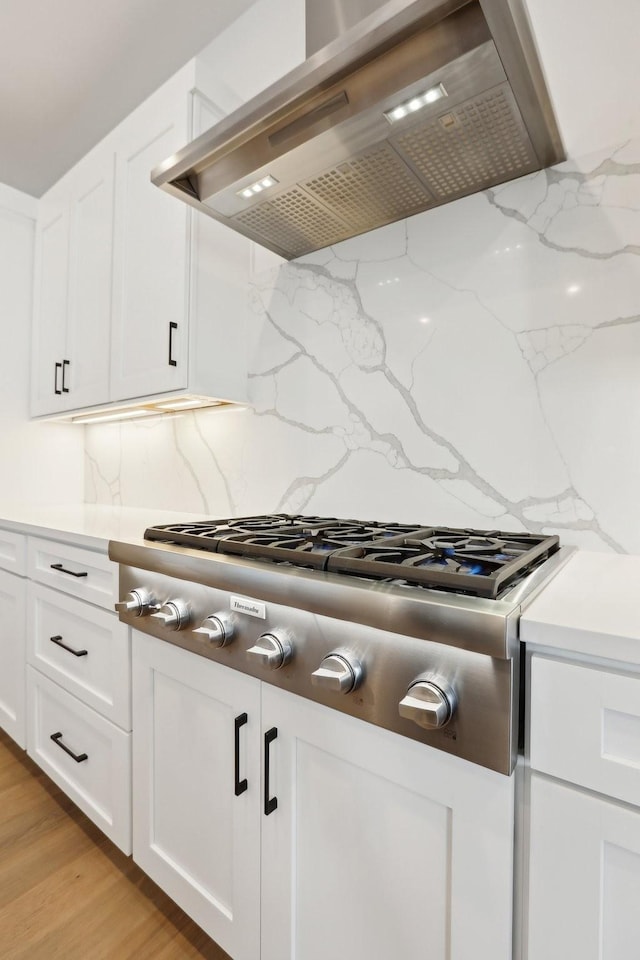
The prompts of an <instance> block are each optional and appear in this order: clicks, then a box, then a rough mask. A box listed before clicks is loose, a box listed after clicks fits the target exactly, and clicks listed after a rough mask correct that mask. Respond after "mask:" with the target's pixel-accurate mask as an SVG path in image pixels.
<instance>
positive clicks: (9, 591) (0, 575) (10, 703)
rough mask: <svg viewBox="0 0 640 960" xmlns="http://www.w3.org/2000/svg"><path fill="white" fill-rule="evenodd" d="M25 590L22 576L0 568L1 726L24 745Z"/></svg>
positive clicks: (25, 583)
mask: <svg viewBox="0 0 640 960" xmlns="http://www.w3.org/2000/svg"><path fill="white" fill-rule="evenodd" d="M26 590H27V582H26V580H25V579H23V577H19V576H17V575H16V574H13V573H7V572H6V571H5V570H0V728H1V729H2V730H4V731H5V733H8V734H9V736H10V737H12V738H13V739H14V740H15V741H16V743H17V744H18V745H19V746H21V747H23V748H24V747H25V746H26V741H27V737H26V717H25V672H24V671H25V667H24V664H25V603H26Z"/></svg>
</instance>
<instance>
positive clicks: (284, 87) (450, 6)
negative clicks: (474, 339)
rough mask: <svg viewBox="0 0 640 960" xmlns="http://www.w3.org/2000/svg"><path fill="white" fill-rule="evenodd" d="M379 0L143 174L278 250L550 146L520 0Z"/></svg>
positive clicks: (550, 150)
mask: <svg viewBox="0 0 640 960" xmlns="http://www.w3.org/2000/svg"><path fill="white" fill-rule="evenodd" d="M379 3H380V0H358V2H354V0H331V2H328V0H307V4H308V7H309V9H308V13H307V23H308V27H309V26H310V27H311V28H313V25H314V23H315V24H316V25H319V26H320V27H321V28H324V29H325V30H326V29H327V25H328V24H329V25H331V23H332V22H335V23H336V24H340V23H341V22H342V25H343V26H344V20H343V14H344V13H345V12H346V13H347V14H348V13H349V11H350V12H351V18H352V20H353V11H354V10H358V9H359V10H362V9H363V6H364V8H365V9H367V8H369V9H370V8H371V7H372V6H377V9H375V10H373V12H370V13H368V15H366V16H365V17H364V19H362V20H360V21H359V22H358V23H355V24H354V25H352V26H350V27H349V28H348V29H346V30H344V29H343V32H342V34H341V36H339V37H338V38H337V39H335V40H332V41H331V42H329V43H328V44H326V45H325V46H322V47H321V49H319V50H317V51H316V52H314V53H312V54H311V56H309V58H308V59H307V60H306V61H305V62H304V64H302V65H301V66H300V67H298V68H297V69H296V70H294V71H292V72H291V73H289V74H288V75H287V76H286V77H284V78H283V79H282V80H280V81H279V82H278V83H276V84H274V85H273V86H272V87H269V88H268V89H267V90H265V91H264V92H263V93H262V94H261V95H260V96H259V97H256V98H255V99H254V100H251V101H250V102H249V103H247V104H245V106H244V107H242V109H240V110H238V111H237V112H235V113H233V114H231V115H230V116H229V117H227V118H226V119H225V120H223V121H222V122H221V123H219V124H217V125H216V126H215V127H213V128H212V129H211V130H209V131H207V132H206V133H204V134H203V135H202V136H201V137H199V138H198V139H197V140H195V141H194V142H193V143H192V144H190V145H189V146H187V147H185V148H184V149H183V150H181V151H180V152H179V153H177V154H176V155H175V156H173V157H170V158H169V159H168V160H167V161H166V162H165V163H164V164H162V165H161V166H160V167H159V168H158V169H156V170H155V171H154V172H153V174H152V180H153V182H154V183H155V184H156V185H157V186H160V187H162V188H163V189H165V190H167V191H169V192H170V193H173V194H175V195H176V196H178V197H180V198H181V199H183V200H185V201H186V202H187V203H190V204H191V205H192V206H194V207H196V208H197V209H199V210H202V211H204V212H205V213H207V214H209V215H210V216H212V217H214V218H215V219H217V220H220V221H221V222H223V223H225V224H227V225H228V226H230V227H232V228H233V229H235V230H237V231H239V232H240V233H242V234H244V235H245V236H247V237H250V238H251V239H253V240H256V241H257V242H258V243H260V244H262V245H263V246H265V247H268V248H269V249H271V250H273V251H275V252H276V253H278V254H280V255H281V256H283V257H286V258H287V259H292V258H294V257H299V256H301V255H303V254H305V253H309V252H311V251H313V250H318V249H320V248H321V247H325V246H328V245H329V244H333V243H336V242H338V241H340V240H344V239H346V238H347V237H352V236H357V235H358V234H361V233H365V232H366V231H368V230H372V229H373V228H375V227H379V226H382V225H383V224H386V223H392V222H393V221H395V220H400V219H403V218H405V217H409V216H411V215H412V214H415V213H419V212H421V211H423V210H427V209H429V208H430V207H435V206H438V205H439V204H442V203H447V202H448V201H450V200H455V199H457V198H458V197H463V196H466V195H467V194H471V193H476V192H478V191H479V190H484V189H486V188H487V187H490V186H493V185H495V184H498V183H503V182H505V181H507V180H511V179H513V178H514V177H520V176H522V175H523V174H526V173H531V172H532V171H534V170H539V169H541V168H542V167H545V166H548V165H549V164H552V163H555V162H557V161H559V160H563V159H564V157H565V154H564V151H563V147H562V142H561V139H560V135H559V132H558V128H557V125H556V122H555V118H554V116H553V110H552V108H551V103H550V99H549V96H548V93H547V90H546V87H545V83H544V79H543V76H542V70H541V68H540V64H539V61H538V58H537V55H536V51H535V45H534V42H533V38H532V35H531V31H530V27H529V23H528V19H527V17H526V11H525V8H524V0H471V2H465V0H413V2H409V0H388V2H386V3H383V4H382V5H381V6H378V4H379ZM319 12H320V13H319ZM347 22H349V21H347ZM308 45H309V44H308ZM394 116H395V117H396V118H397V119H395V120H394Z"/></svg>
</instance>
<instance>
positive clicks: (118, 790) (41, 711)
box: [27, 667, 131, 853]
mask: <svg viewBox="0 0 640 960" xmlns="http://www.w3.org/2000/svg"><path fill="white" fill-rule="evenodd" d="M27 709H28V715H29V719H28V751H29V756H30V757H32V758H33V759H34V760H35V761H36V763H37V764H38V765H39V766H40V767H42V769H43V770H44V771H45V773H47V774H48V775H49V776H50V777H51V779H52V780H53V781H54V782H55V783H57V784H58V786H59V787H60V788H61V789H62V790H64V792H65V793H66V794H67V795H68V796H69V797H71V799H72V800H74V801H75V803H77V805H78V806H79V807H80V809H81V810H83V811H84V813H86V814H87V816H88V817H89V818H90V819H91V820H93V821H94V823H96V824H97V825H98V826H99V827H100V828H101V829H102V830H103V831H104V833H106V835H107V836H108V837H109V839H111V840H113V842H114V843H115V844H116V846H118V847H120V849H121V850H124V852H125V853H129V852H130V850H131V812H130V797H131V736H130V734H128V733H125V732H124V731H123V730H121V729H120V728H119V727H116V726H115V724H113V723H110V722H109V721H108V720H105V718H104V717H102V716H100V714H99V713H96V711H95V710H92V709H91V708H90V707H87V706H86V705H85V704H84V703H82V702H81V701H80V700H78V699H77V698H76V697H74V696H72V695H71V694H70V693H67V691H66V690H63V689H62V687H59V686H58V684H57V683H54V682H53V681H52V680H49V679H48V678H47V677H45V676H43V675H42V674H40V673H39V671H38V670H34V669H33V667H28V668H27Z"/></svg>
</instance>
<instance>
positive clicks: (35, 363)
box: [31, 189, 69, 417]
mask: <svg viewBox="0 0 640 960" xmlns="http://www.w3.org/2000/svg"><path fill="white" fill-rule="evenodd" d="M68 269H69V197H68V194H67V193H66V191H65V190H64V189H61V190H51V191H50V192H49V193H48V194H47V196H46V197H45V198H44V199H43V200H42V201H41V203H40V209H39V214H38V224H37V230H36V265H35V285H34V315H33V355H32V373H31V414H32V416H36V417H37V416H42V415H44V414H48V413H57V412H58V411H59V410H62V409H63V407H64V400H65V394H63V393H62V361H63V360H64V359H65V357H64V351H65V337H66V326H67V304H68V297H67V293H68V283H67V279H68Z"/></svg>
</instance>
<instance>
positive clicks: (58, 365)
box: [53, 363, 62, 394]
mask: <svg viewBox="0 0 640 960" xmlns="http://www.w3.org/2000/svg"><path fill="white" fill-rule="evenodd" d="M58 370H62V364H61V363H56V369H55V373H54V376H53V392H54V393H57V394H61V393H62V390H59V389H58Z"/></svg>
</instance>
